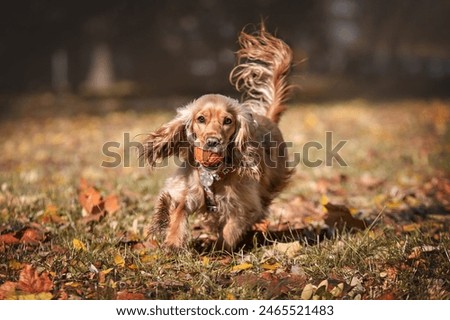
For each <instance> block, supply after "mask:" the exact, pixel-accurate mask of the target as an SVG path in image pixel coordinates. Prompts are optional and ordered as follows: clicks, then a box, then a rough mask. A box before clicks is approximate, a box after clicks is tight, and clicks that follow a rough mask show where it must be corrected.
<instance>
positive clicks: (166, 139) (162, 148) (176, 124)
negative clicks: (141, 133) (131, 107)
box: [139, 105, 192, 166]
mask: <svg viewBox="0 0 450 320" xmlns="http://www.w3.org/2000/svg"><path fill="white" fill-rule="evenodd" d="M190 109H191V105H188V106H186V107H183V108H179V109H178V110H177V116H176V117H175V118H174V119H173V120H171V121H169V122H168V123H166V124H163V125H162V126H161V127H160V128H159V129H157V130H156V131H154V132H152V133H150V134H149V135H148V137H147V138H146V139H145V140H144V147H143V148H142V149H141V150H140V153H139V158H141V159H142V158H143V159H145V160H147V161H148V164H149V165H150V166H155V165H157V163H158V162H159V161H161V160H163V159H164V158H168V157H170V156H177V157H180V158H182V159H186V158H187V156H188V152H189V140H188V139H189V137H190V136H191V126H192V118H191V111H190Z"/></svg>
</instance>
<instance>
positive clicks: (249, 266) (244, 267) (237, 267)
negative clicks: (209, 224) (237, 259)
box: [231, 262, 253, 272]
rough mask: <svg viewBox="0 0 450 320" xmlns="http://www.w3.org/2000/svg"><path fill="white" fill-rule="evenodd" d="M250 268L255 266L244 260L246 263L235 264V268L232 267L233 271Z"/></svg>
mask: <svg viewBox="0 0 450 320" xmlns="http://www.w3.org/2000/svg"><path fill="white" fill-rule="evenodd" d="M250 268H253V265H252V264H251V263H248V262H244V263H241V264H238V265H236V266H234V267H233V268H231V272H238V271H242V270H247V269H250Z"/></svg>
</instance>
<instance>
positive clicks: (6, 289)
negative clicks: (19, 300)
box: [0, 281, 17, 300]
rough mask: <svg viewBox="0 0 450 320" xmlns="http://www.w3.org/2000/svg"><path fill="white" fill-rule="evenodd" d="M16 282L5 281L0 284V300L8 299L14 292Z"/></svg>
mask: <svg viewBox="0 0 450 320" xmlns="http://www.w3.org/2000/svg"><path fill="white" fill-rule="evenodd" d="M16 286H17V283H16V282H11V281H6V282H5V283H4V284H2V285H1V286H0V300H5V299H8V297H9V296H12V295H14V294H15V292H16Z"/></svg>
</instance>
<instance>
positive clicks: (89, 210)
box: [78, 187, 102, 215]
mask: <svg viewBox="0 0 450 320" xmlns="http://www.w3.org/2000/svg"><path fill="white" fill-rule="evenodd" d="M78 200H79V201H80V204H81V206H82V207H83V208H84V209H85V210H86V215H87V214H94V213H98V212H99V211H102V209H101V208H100V204H101V202H102V201H101V200H102V197H101V195H100V193H99V192H98V191H97V190H95V189H94V188H93V187H87V188H86V189H84V190H81V191H80V193H79V195H78Z"/></svg>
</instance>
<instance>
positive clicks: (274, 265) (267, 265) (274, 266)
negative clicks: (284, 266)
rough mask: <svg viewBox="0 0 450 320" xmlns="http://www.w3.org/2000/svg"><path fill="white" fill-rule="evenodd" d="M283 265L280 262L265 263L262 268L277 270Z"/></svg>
mask: <svg viewBox="0 0 450 320" xmlns="http://www.w3.org/2000/svg"><path fill="white" fill-rule="evenodd" d="M280 267H281V264H279V263H278V262H275V263H263V264H262V265H261V268H263V269H265V270H276V269H278V268H280Z"/></svg>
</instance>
